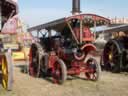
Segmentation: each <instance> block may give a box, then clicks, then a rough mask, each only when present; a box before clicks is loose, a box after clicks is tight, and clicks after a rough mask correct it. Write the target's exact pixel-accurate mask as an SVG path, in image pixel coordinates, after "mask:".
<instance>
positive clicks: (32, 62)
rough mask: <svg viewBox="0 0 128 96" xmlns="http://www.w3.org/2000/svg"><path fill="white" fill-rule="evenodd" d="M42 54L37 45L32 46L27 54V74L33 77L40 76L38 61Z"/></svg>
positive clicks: (40, 48)
mask: <svg viewBox="0 0 128 96" xmlns="http://www.w3.org/2000/svg"><path fill="white" fill-rule="evenodd" d="M43 53H44V51H43V48H42V46H41V45H40V44H39V43H35V44H32V46H31V49H30V53H29V74H30V75H31V76H33V77H39V76H40V66H41V62H40V61H41V57H42V55H43Z"/></svg>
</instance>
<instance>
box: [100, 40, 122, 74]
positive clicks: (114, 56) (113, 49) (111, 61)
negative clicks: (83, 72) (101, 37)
mask: <svg viewBox="0 0 128 96" xmlns="http://www.w3.org/2000/svg"><path fill="white" fill-rule="evenodd" d="M121 47H122V46H121V44H120V43H119V42H118V41H116V40H110V41H109V42H108V43H107V44H106V45H105V47H104V51H103V57H102V60H103V64H102V65H104V69H105V70H108V71H112V72H114V73H118V72H120V66H121V65H122V51H121V50H122V49H123V48H121Z"/></svg>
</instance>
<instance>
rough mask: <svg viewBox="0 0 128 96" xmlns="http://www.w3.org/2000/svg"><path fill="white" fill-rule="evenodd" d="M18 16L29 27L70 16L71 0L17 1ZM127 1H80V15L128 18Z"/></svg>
mask: <svg viewBox="0 0 128 96" xmlns="http://www.w3.org/2000/svg"><path fill="white" fill-rule="evenodd" d="M18 4H19V16H20V18H21V19H22V21H23V22H25V23H26V24H28V25H29V27H31V26H35V25H39V24H43V23H46V22H49V21H53V20H55V19H58V18H62V17H66V16H70V15H71V10H72V0H19V1H18ZM127 10H128V0H81V11H82V13H93V14H97V15H101V16H104V17H111V18H113V17H115V16H116V17H119V18H122V17H125V18H128V12H127Z"/></svg>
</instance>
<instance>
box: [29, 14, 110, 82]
mask: <svg viewBox="0 0 128 96" xmlns="http://www.w3.org/2000/svg"><path fill="white" fill-rule="evenodd" d="M109 22H110V21H109V20H108V19H106V18H104V17H101V16H97V15H94V14H79V15H73V16H70V17H67V18H62V19H59V20H56V21H53V22H49V23H46V24H43V25H39V26H36V27H33V28H30V29H29V32H31V31H34V30H38V32H39V33H40V34H42V37H41V38H39V41H38V42H36V43H33V44H32V46H31V50H30V54H29V73H30V75H31V76H34V77H40V76H51V77H52V78H53V81H54V82H56V83H63V82H64V81H65V80H66V78H67V75H80V73H81V72H83V73H84V75H85V79H88V80H94V81H96V80H98V78H99V72H100V67H99V65H98V63H97V61H96V59H95V58H94V56H93V55H94V54H95V51H96V47H95V45H94V44H93V41H94V34H93V33H92V32H91V30H90V28H92V27H94V26H95V25H97V26H100V25H104V24H108V23H109ZM42 29H45V30H47V32H44V33H43V32H41V30H42ZM39 30H40V31H39ZM52 30H54V31H52ZM52 32H53V33H56V34H55V35H54V36H53V35H52Z"/></svg>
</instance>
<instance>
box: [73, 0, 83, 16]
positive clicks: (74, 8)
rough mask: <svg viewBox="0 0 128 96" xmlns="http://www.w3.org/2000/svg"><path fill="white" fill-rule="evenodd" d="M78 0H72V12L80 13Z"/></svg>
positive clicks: (74, 13)
mask: <svg viewBox="0 0 128 96" xmlns="http://www.w3.org/2000/svg"><path fill="white" fill-rule="evenodd" d="M80 13H81V11H80V0H72V14H73V15H76V14H80Z"/></svg>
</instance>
